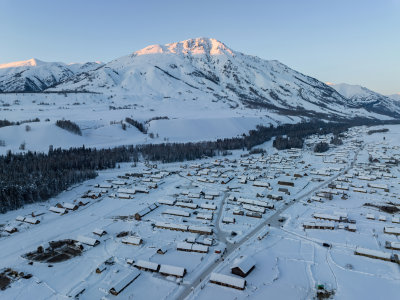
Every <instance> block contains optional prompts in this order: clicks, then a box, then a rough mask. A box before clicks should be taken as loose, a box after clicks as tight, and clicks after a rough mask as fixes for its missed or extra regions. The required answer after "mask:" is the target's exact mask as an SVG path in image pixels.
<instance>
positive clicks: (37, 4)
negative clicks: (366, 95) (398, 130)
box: [0, 0, 400, 95]
mask: <svg viewBox="0 0 400 300" xmlns="http://www.w3.org/2000/svg"><path fill="white" fill-rule="evenodd" d="M196 37H212V38H215V39H217V40H220V41H222V42H223V43H225V44H226V45H227V46H228V47H230V48H232V49H233V50H236V51H240V52H243V53H246V54H251V55H256V56H259V57H261V58H263V59H277V60H279V61H281V62H282V63H284V64H286V65H288V66H289V67H291V68H293V69H295V70H297V71H300V72H302V73H304V74H307V75H310V76H312V77H315V78H317V79H319V80H321V81H324V82H333V83H342V82H345V83H349V84H360V85H363V86H365V87H367V88H369V89H372V90H374V91H377V92H379V93H382V94H385V95H388V94H395V93H400V38H399V37H400V0H329V1H328V0H275V1H272V0H229V1H228V0H213V1H209V0H197V1H193V0H179V1H178V0H159V1H156V0H141V1H136V0H112V1H111V0H109V1H105V0H34V1H33V0H0V64H1V63H6V62H12V61H20V60H27V59H30V58H37V59H40V60H44V61H62V62H66V63H70V62H86V61H103V62H108V61H110V60H112V59H115V58H117V57H120V56H124V55H127V54H129V53H131V52H134V51H136V50H140V49H142V48H144V47H146V46H148V45H152V44H166V43H171V42H177V41H182V40H186V39H189V38H196Z"/></svg>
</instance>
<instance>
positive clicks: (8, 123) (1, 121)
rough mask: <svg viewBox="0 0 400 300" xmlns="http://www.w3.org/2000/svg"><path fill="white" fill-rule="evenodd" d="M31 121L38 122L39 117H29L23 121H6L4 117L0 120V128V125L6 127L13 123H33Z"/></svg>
mask: <svg viewBox="0 0 400 300" xmlns="http://www.w3.org/2000/svg"><path fill="white" fill-rule="evenodd" d="M33 122H40V119H39V118H34V119H29V120H23V121H17V122H14V121H8V120H6V119H4V120H0V128H1V127H6V126H13V125H21V124H25V123H33Z"/></svg>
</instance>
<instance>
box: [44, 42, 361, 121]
mask: <svg viewBox="0 0 400 300" xmlns="http://www.w3.org/2000/svg"><path fill="white" fill-rule="evenodd" d="M51 90H53V91H93V92H94V91H95V92H103V93H110V94H116V95H117V94H119V95H121V94H129V95H136V96H138V97H145V98H148V97H150V98H152V99H163V98H174V99H184V100H199V101H201V100H202V99H204V98H207V99H212V101H214V102H218V101H226V102H228V103H230V105H231V107H233V108H235V107H239V106H247V107H252V108H266V109H269V110H273V111H276V112H279V113H282V114H289V115H294V114H295V115H304V116H327V115H337V116H348V115H349V114H357V111H352V105H349V102H348V100H347V99H346V98H344V97H343V96H342V95H340V94H339V93H337V92H336V91H335V90H334V89H332V88H331V87H329V86H328V85H326V84H324V83H322V82H320V81H318V80H317V79H314V78H312V77H309V76H306V75H304V74H301V73H299V72H297V71H295V70H292V69H290V68H289V67H287V66H286V65H284V64H282V63H280V62H278V61H276V60H271V61H268V60H263V59H260V58H258V57H255V56H250V55H245V54H242V53H240V52H236V51H234V50H232V49H230V48H228V47H227V46H226V45H224V44H223V43H221V42H219V41H217V40H215V39H209V38H197V39H189V40H186V41H182V42H177V43H172V44H166V45H153V46H148V47H146V48H144V49H142V50H139V51H136V52H134V53H132V54H130V55H127V56H124V57H121V58H118V59H116V60H113V61H111V62H109V63H107V64H105V65H104V66H102V67H101V68H98V69H96V70H94V71H91V72H87V73H85V74H81V75H78V76H74V77H72V78H70V79H69V80H67V81H65V82H63V83H62V84H60V85H58V86H57V87H55V88H53V89H51ZM344 108H345V109H344Z"/></svg>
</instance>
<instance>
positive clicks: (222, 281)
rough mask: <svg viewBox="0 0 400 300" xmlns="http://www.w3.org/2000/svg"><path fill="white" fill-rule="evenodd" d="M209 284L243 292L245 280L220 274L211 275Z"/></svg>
mask: <svg viewBox="0 0 400 300" xmlns="http://www.w3.org/2000/svg"><path fill="white" fill-rule="evenodd" d="M210 282H211V283H214V284H218V285H222V286H226V287H230V288H234V289H238V290H244V289H245V287H246V280H244V279H242V278H237V277H233V276H230V275H225V274H221V273H214V272H213V273H211V276H210Z"/></svg>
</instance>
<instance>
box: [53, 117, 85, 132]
mask: <svg viewBox="0 0 400 300" xmlns="http://www.w3.org/2000/svg"><path fill="white" fill-rule="evenodd" d="M56 126H58V127H60V128H62V129H65V130H67V131H69V132H71V133H74V134H77V135H82V131H81V129H80V128H79V126H78V124H76V123H74V122H72V121H70V120H57V121H56Z"/></svg>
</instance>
